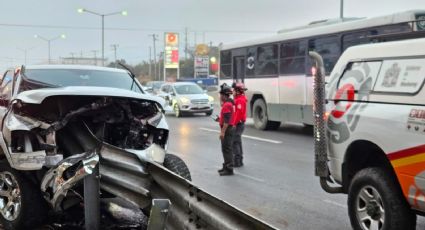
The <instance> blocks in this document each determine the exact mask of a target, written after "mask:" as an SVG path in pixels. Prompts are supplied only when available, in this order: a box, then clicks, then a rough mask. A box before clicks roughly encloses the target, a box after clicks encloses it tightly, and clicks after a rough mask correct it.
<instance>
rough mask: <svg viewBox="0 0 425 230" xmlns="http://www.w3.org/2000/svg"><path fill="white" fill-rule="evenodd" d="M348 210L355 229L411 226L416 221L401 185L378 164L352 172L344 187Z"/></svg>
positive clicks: (408, 227)
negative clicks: (346, 187) (355, 172)
mask: <svg viewBox="0 0 425 230" xmlns="http://www.w3.org/2000/svg"><path fill="white" fill-rule="evenodd" d="M348 214H349V216H350V221H351V226H352V227H353V229H355V230H369V229H380V230H396V229H409V230H410V229H412V230H413V229H415V225H416V215H415V214H414V213H413V211H412V210H411V209H410V207H409V205H408V203H407V202H406V199H405V197H404V196H403V194H402V192H401V189H400V188H399V186H398V185H397V183H396V181H395V180H394V179H393V178H392V177H391V174H390V173H388V172H387V171H385V170H384V169H382V168H366V169H363V170H361V171H359V172H358V173H357V174H356V175H355V176H354V178H353V180H352V182H351V185H350V188H349V191H348Z"/></svg>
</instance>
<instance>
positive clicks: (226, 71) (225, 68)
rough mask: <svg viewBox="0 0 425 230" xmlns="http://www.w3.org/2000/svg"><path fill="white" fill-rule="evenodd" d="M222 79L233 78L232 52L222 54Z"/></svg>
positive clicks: (226, 51)
mask: <svg viewBox="0 0 425 230" xmlns="http://www.w3.org/2000/svg"><path fill="white" fill-rule="evenodd" d="M220 59H221V60H220V78H223V79H226V78H227V79H229V78H231V77H232V52H231V51H230V50H225V51H221V53H220Z"/></svg>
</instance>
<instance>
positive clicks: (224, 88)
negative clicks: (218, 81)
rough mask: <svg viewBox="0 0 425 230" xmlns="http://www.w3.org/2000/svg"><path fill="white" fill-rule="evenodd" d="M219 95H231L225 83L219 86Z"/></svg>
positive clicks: (230, 89) (230, 90)
mask: <svg viewBox="0 0 425 230" xmlns="http://www.w3.org/2000/svg"><path fill="white" fill-rule="evenodd" d="M219 93H220V94H224V95H228V96H229V95H232V93H233V92H232V88H230V87H229V86H228V85H227V84H226V83H224V84H222V85H221V86H220V92H219Z"/></svg>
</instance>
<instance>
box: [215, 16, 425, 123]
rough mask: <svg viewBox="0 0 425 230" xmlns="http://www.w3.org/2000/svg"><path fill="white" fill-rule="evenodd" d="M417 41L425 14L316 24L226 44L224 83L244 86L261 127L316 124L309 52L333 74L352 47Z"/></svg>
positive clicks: (251, 111)
mask: <svg viewBox="0 0 425 230" xmlns="http://www.w3.org/2000/svg"><path fill="white" fill-rule="evenodd" d="M415 37H425V10H415V11H407V12H402V13H396V14H392V15H387V16H381V17H376V18H360V19H359V18H357V19H354V18H353V19H346V20H344V21H341V20H325V21H319V22H313V23H310V24H309V25H308V26H303V27H298V28H293V29H290V30H282V31H279V33H278V34H276V35H274V36H272V37H268V38H265V39H261V40H254V41H249V42H241V43H237V44H230V45H225V46H223V47H222V49H221V52H220V84H222V83H227V84H231V83H232V82H236V81H240V82H244V83H245V85H246V87H247V88H248V91H247V92H246V94H247V97H248V116H249V117H252V118H253V120H254V125H255V127H256V128H258V129H262V130H266V129H277V128H278V127H280V124H281V123H283V122H296V123H303V124H306V125H312V124H313V115H312V102H313V98H312V97H313V92H312V91H313V86H312V82H313V80H312V77H311V70H310V69H311V66H312V65H311V60H310V59H309V58H308V51H312V50H314V51H317V52H319V53H320V54H321V55H322V57H323V58H324V61H325V68H326V73H327V74H329V73H330V72H331V71H332V68H333V66H334V65H335V63H336V61H337V60H338V58H339V56H340V55H341V53H342V52H343V51H344V50H345V49H347V48H348V47H350V46H354V45H359V44H365V43H370V42H385V41H394V40H401V39H408V38H415Z"/></svg>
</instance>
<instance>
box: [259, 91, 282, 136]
mask: <svg viewBox="0 0 425 230" xmlns="http://www.w3.org/2000/svg"><path fill="white" fill-rule="evenodd" d="M252 107H253V110H252V114H253V118H254V126H255V128H257V129H259V130H276V129H278V128H279V127H280V122H277V121H269V118H268V115H267V105H266V103H265V102H264V100H263V99H257V100H255V102H254V105H253V106H252Z"/></svg>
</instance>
